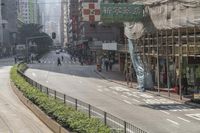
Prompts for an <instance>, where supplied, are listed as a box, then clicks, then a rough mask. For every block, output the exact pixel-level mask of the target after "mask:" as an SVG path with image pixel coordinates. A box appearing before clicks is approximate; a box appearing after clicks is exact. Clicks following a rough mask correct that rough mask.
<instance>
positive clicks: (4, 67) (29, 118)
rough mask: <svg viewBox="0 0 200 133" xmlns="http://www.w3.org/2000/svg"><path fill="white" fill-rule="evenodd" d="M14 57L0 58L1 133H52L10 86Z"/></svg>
mask: <svg viewBox="0 0 200 133" xmlns="http://www.w3.org/2000/svg"><path fill="white" fill-rule="evenodd" d="M13 62H14V59H13V58H6V59H0V133H51V132H52V131H51V130H49V128H48V127H47V126H46V125H44V124H43V123H42V122H41V121H40V120H39V118H37V117H36V116H35V115H34V114H33V113H32V112H31V111H30V110H29V109H28V108H27V107H26V106H25V105H23V103H21V101H20V100H19V99H18V98H17V96H16V95H15V94H14V92H13V91H12V89H11V86H10V79H9V72H10V68H11V65H13Z"/></svg>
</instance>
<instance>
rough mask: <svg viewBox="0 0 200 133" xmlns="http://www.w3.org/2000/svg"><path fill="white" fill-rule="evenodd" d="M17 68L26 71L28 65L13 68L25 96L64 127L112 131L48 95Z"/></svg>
mask: <svg viewBox="0 0 200 133" xmlns="http://www.w3.org/2000/svg"><path fill="white" fill-rule="evenodd" d="M17 68H19V69H20V70H22V71H24V70H25V69H26V65H23V64H21V65H18V67H17V66H14V67H13V68H12V69H11V80H12V81H13V82H14V84H15V85H16V86H17V87H18V88H19V89H20V91H22V93H23V94H24V96H25V97H27V98H28V99H29V100H31V101H32V102H33V103H34V104H35V105H37V106H38V107H39V108H40V109H41V110H43V111H44V112H45V113H46V114H47V115H48V116H50V117H51V118H52V119H54V120H56V121H57V122H58V123H59V124H61V125H62V126H63V127H65V128H67V129H70V130H71V131H74V132H78V133H110V132H111V130H110V129H109V128H108V127H107V126H105V125H104V124H103V123H102V122H101V121H99V120H98V119H96V118H89V117H88V116H87V115H86V114H84V113H82V112H79V111H76V110H75V109H73V108H71V107H68V106H66V105H65V104H64V103H62V102H61V101H58V100H55V99H54V98H52V97H48V96H47V95H46V94H44V93H42V92H40V91H39V90H38V89H37V88H35V87H33V86H32V85H30V84H29V83H28V82H26V81H25V79H24V78H23V77H22V76H20V75H19V74H18V73H17Z"/></svg>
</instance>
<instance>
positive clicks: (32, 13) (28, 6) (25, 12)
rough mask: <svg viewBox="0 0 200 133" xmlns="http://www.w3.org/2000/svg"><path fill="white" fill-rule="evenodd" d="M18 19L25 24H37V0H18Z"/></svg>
mask: <svg viewBox="0 0 200 133" xmlns="http://www.w3.org/2000/svg"><path fill="white" fill-rule="evenodd" d="M18 1H19V6H18V8H19V10H18V11H19V12H18V17H20V18H21V20H22V21H23V22H24V23H26V24H29V23H35V24H38V23H39V5H38V3H37V0H18Z"/></svg>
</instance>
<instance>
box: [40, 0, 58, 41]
mask: <svg viewBox="0 0 200 133" xmlns="http://www.w3.org/2000/svg"><path fill="white" fill-rule="evenodd" d="M60 1H61V0H38V3H41V4H40V5H41V6H42V11H43V12H44V16H45V18H44V19H45V22H44V27H45V32H47V33H48V34H49V35H51V32H56V33H57V39H59V34H60V33H59V32H60V14H61V13H60ZM52 23H56V24H57V25H56V27H55V26H53V29H52V26H50V25H52ZM50 27H51V28H50Z"/></svg>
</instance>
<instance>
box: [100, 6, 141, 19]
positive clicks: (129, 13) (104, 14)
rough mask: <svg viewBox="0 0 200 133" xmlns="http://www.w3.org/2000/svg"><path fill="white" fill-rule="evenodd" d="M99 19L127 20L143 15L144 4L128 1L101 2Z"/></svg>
mask: <svg viewBox="0 0 200 133" xmlns="http://www.w3.org/2000/svg"><path fill="white" fill-rule="evenodd" d="M100 9H101V21H103V22H129V21H139V20H140V19H141V18H142V17H143V10H144V6H143V5H139V4H130V3H108V4H105V3H101V6H100Z"/></svg>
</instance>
